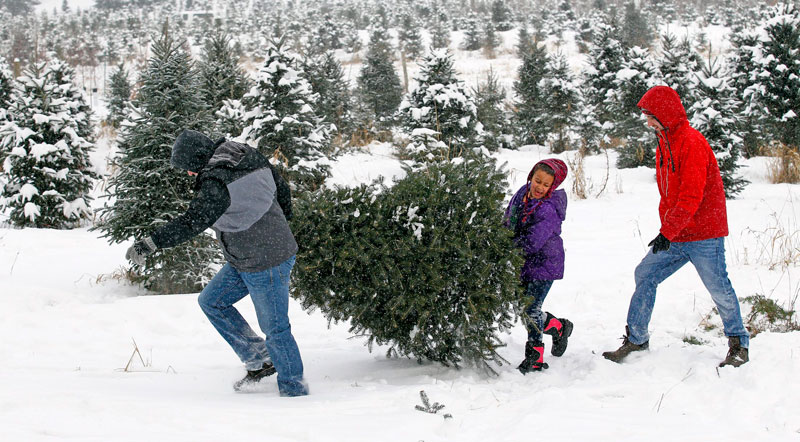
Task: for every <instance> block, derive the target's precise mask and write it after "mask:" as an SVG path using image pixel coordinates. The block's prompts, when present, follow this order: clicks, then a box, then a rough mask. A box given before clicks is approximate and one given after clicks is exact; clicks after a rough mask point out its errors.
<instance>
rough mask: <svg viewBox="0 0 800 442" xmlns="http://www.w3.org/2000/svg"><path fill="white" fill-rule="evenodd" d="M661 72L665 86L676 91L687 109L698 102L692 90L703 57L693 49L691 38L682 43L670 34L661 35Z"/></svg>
mask: <svg viewBox="0 0 800 442" xmlns="http://www.w3.org/2000/svg"><path fill="white" fill-rule="evenodd" d="M658 60H659V66H658V68H659V71H660V72H661V75H662V78H663V80H664V84H666V85H667V86H669V87H671V88H672V89H675V91H676V92H678V95H679V96H680V97H681V101H682V102H683V104H684V106H686V108H687V109H688V108H690V107H691V106H692V105H693V104H694V103H695V101H696V98H695V96H694V95H695V91H694V89H693V88H692V84H693V79H694V77H695V75H696V74H697V73H698V72H700V70H701V65H702V64H703V60H702V57H701V56H700V54H699V53H698V52H697V51H696V50H695V49H694V48H693V47H692V42H691V40H689V38H684V39H683V40H682V41H680V42H679V41H678V39H677V38H676V37H675V36H674V35H672V34H669V33H666V34H662V35H661V55H660V56H659V57H658Z"/></svg>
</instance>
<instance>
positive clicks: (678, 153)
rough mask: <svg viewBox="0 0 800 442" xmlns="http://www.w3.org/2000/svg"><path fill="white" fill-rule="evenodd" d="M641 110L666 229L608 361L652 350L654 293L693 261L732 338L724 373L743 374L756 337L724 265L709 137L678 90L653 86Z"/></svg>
mask: <svg viewBox="0 0 800 442" xmlns="http://www.w3.org/2000/svg"><path fill="white" fill-rule="evenodd" d="M638 106H639V108H640V109H641V110H642V113H644V114H645V115H646V117H647V125H648V126H650V127H651V128H653V129H654V130H655V131H656V135H657V137H658V150H657V151H656V181H657V183H658V192H659V194H660V196H661V201H660V203H659V205H658V213H659V217H660V218H661V229H660V232H659V234H658V236H656V237H655V238H654V239H653V240H652V241H650V243H649V244H648V246H651V247H652V248H651V250H649V251H648V253H647V255H645V257H644V258H643V259H642V261H641V263H639V265H638V266H637V267H636V271H635V272H634V276H635V280H636V289H635V291H634V293H633V297H632V298H631V302H630V306H629V307H628V318H627V321H628V324H627V326H626V327H625V336H624V337H623V343H622V346H621V347H620V348H619V349H617V350H615V351H608V352H605V353H603V356H604V357H605V358H606V359H609V360H612V361H614V362H621V361H622V360H623V359H624V358H625V357H627V356H628V355H629V354H630V353H632V352H634V351H640V350H646V349H647V348H648V347H649V340H650V336H649V334H648V331H647V326H648V324H649V323H650V317H651V315H652V313H653V305H654V304H655V299H656V288H657V287H658V285H659V284H660V283H661V282H663V281H664V280H665V279H667V278H668V277H669V276H671V275H672V274H673V273H675V272H676V271H677V270H678V269H679V268H681V267H682V266H683V265H684V264H686V263H687V262H691V263H692V264H693V265H694V267H695V269H696V270H697V273H698V274H699V275H700V279H701V280H702V281H703V284H704V285H705V286H706V289H708V291H709V293H710V294H711V299H713V301H714V303H715V304H716V306H717V310H718V311H719V314H720V317H721V319H722V324H723V326H724V329H725V335H726V336H727V337H728V347H729V349H728V355H727V357H726V358H725V360H723V361H722V362H721V363H720V367H722V366H726V365H731V366H734V367H738V366H740V365H742V364H744V363H745V362H747V361H748V360H749V355H748V352H749V350H748V348H749V346H750V335H749V333H748V332H747V330H746V329H745V327H744V323H743V322H742V315H741V311H740V307H739V299H738V298H737V297H736V292H735V291H734V290H733V286H732V285H731V282H730V279H728V271H727V267H726V265H725V242H724V237H725V236H727V235H728V218H727V213H726V212H727V211H726V207H725V191H724V189H723V186H722V177H721V176H720V172H719V165H718V164H717V159H716V157H715V156H714V152H713V151H712V150H711V147H710V146H709V145H708V142H707V141H706V139H705V137H703V135H702V134H701V133H700V132H698V131H697V130H696V129H694V128H693V127H691V126H690V125H689V121H688V120H687V118H686V110H685V109H684V107H683V104H681V99H680V96H679V95H678V93H677V92H675V90H673V89H672V88H670V87H667V86H655V87H653V88H651V89H650V90H649V91H647V92H646V93H645V94H644V96H643V97H642V99H641V100H640V101H639V103H638Z"/></svg>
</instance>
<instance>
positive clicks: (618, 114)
mask: <svg viewBox="0 0 800 442" xmlns="http://www.w3.org/2000/svg"><path fill="white" fill-rule="evenodd" d="M660 77H661V74H660V72H659V71H658V67H657V66H656V64H655V62H654V61H653V58H652V56H651V55H650V53H649V52H648V51H647V50H646V49H642V48H640V47H633V48H631V49H629V50H628V51H627V53H626V54H625V60H624V61H623V63H622V68H621V69H620V70H619V72H617V75H616V78H615V80H614V85H615V89H614V92H613V94H612V95H611V96H610V97H609V98H610V99H611V103H613V107H612V109H613V111H614V112H613V115H614V119H615V121H614V135H615V136H616V137H617V138H618V139H620V140H621V141H622V142H624V144H623V145H622V146H620V147H619V148H618V151H619V157H618V158H617V167H619V168H620V169H623V168H629V167H639V166H647V167H655V145H656V140H655V137H654V136H653V134H652V133H651V131H649V130H648V129H647V127H646V126H645V121H644V118H643V117H642V113H641V110H639V108H638V107H637V106H636V105H637V103H639V100H641V98H642V96H643V95H644V93H645V92H647V91H648V90H649V89H650V88H651V87H653V86H655V85H657V84H658V83H659V82H660Z"/></svg>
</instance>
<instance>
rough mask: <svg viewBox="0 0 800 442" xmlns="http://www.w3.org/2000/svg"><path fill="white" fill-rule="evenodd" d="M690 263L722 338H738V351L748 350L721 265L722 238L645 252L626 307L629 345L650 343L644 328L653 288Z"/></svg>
mask: <svg viewBox="0 0 800 442" xmlns="http://www.w3.org/2000/svg"><path fill="white" fill-rule="evenodd" d="M687 262H691V263H692V264H693V265H694V268H695V269H696V270H697V274H698V275H700V279H701V280H702V281H703V284H704V285H705V286H706V289H708V292H709V293H710V294H711V299H712V300H714V304H716V306H717V311H718V312H719V316H720V318H721V319H722V325H723V327H724V329H725V335H726V336H738V337H739V343H740V344H741V346H742V347H745V348H748V347H749V346H750V334H749V333H748V332H747V329H745V328H744V324H743V323H742V314H741V312H740V310H739V299H738V298H737V297H736V292H735V291H734V290H733V286H732V285H731V281H730V279H728V270H727V267H726V265H725V241H724V238H712V239H707V240H704V241H692V242H674V243H672V244H671V246H670V248H669V250H665V251H663V252H658V253H656V254H654V253H653V252H652V251H648V252H647V255H646V256H645V257H644V259H642V262H641V263H639V265H638V266H637V267H636V271H635V272H634V276H635V278H636V290H635V291H634V292H633V297H632V298H631V304H630V307H628V328H629V329H630V337H629V339H630V341H631V342H633V343H634V344H642V343H644V342H646V341H649V340H650V334H649V333H648V331H647V325H648V324H650V317H651V316H652V314H653V306H654V305H655V302H656V288H657V287H658V285H659V284H661V282H662V281H664V280H665V279H667V278H668V277H669V276H671V275H672V274H673V273H675V272H676V271H678V269H680V268H681V267H683V265H684V264H686V263H687Z"/></svg>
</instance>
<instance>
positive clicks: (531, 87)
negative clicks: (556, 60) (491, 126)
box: [514, 45, 549, 144]
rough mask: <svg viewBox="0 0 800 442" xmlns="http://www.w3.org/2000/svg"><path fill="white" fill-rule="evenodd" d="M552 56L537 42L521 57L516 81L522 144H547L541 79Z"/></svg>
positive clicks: (518, 136) (517, 123)
mask: <svg viewBox="0 0 800 442" xmlns="http://www.w3.org/2000/svg"><path fill="white" fill-rule="evenodd" d="M548 61H549V57H548V56H547V53H546V52H545V49H544V48H543V47H540V46H538V45H534V47H533V49H532V51H531V52H530V53H528V55H526V56H525V57H524V58H523V59H522V65H521V66H520V67H519V70H518V71H517V75H518V77H519V79H518V80H517V81H515V82H514V92H515V94H516V96H517V102H516V107H517V111H516V114H515V116H514V120H515V126H516V128H517V139H518V140H519V144H544V142H545V140H546V139H547V130H546V129H545V127H544V125H543V121H544V118H545V115H544V114H543V109H544V99H545V98H544V95H543V92H542V89H541V86H540V84H539V83H540V82H541V81H542V79H544V77H545V76H546V75H547V65H548Z"/></svg>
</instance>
